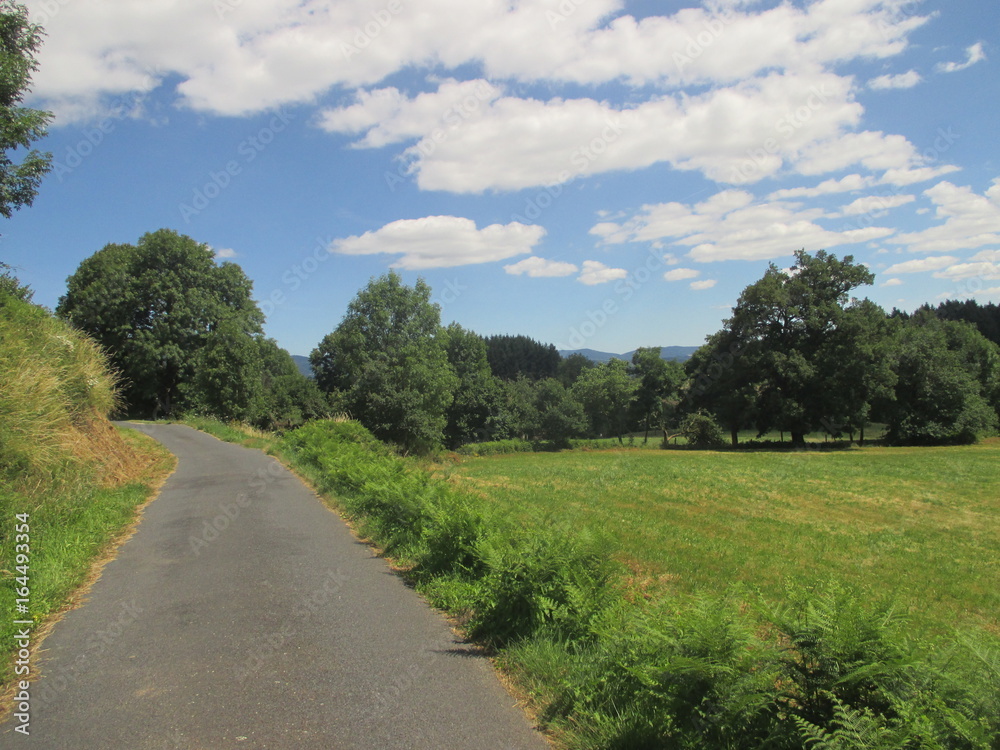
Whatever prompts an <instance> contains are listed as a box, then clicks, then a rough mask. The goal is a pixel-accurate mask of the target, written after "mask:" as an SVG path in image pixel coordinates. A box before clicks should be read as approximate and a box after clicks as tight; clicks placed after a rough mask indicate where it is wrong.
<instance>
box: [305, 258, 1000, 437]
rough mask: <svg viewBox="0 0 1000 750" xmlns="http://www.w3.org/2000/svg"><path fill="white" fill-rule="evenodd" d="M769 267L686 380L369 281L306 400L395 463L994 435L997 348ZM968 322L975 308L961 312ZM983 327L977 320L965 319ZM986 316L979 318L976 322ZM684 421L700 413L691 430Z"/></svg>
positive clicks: (969, 329) (805, 265)
mask: <svg viewBox="0 0 1000 750" xmlns="http://www.w3.org/2000/svg"><path fill="white" fill-rule="evenodd" d="M795 257H796V261H795V265H794V266H793V267H792V268H791V269H790V270H788V271H785V270H782V269H779V268H778V267H777V266H774V265H771V267H770V268H769V269H768V271H767V272H766V273H765V274H764V276H763V278H761V279H760V280H758V281H757V282H755V283H753V284H751V285H750V286H748V287H747V288H746V289H745V290H744V291H743V293H742V295H741V296H740V298H739V301H738V302H737V305H736V307H735V308H733V315H732V317H731V318H729V319H728V320H726V321H725V324H724V326H723V328H722V329H721V330H720V331H718V332H717V333H715V334H713V335H712V336H710V337H709V339H708V341H707V342H706V344H705V345H704V346H703V347H702V348H701V349H699V350H698V351H697V352H696V353H695V355H694V356H693V357H692V359H691V360H690V361H689V362H688V363H687V365H686V366H685V367H681V366H680V365H678V364H677V363H674V362H665V361H663V360H662V359H661V358H660V356H659V350H657V349H640V350H639V351H638V352H637V353H636V355H635V356H634V357H633V361H632V362H631V363H626V362H623V361H620V360H611V361H610V362H608V363H605V364H601V365H594V364H593V363H591V362H589V361H587V360H586V359H585V358H583V357H579V356H578V355H575V356H573V357H570V358H567V359H561V358H558V354H557V353H556V352H555V350H554V347H546V346H545V345H542V344H539V343H538V342H535V341H533V340H531V339H528V338H526V337H517V336H503V337H492V338H490V339H483V338H481V337H479V336H477V335H476V334H475V333H472V332H470V331H466V330H465V329H463V328H462V327H461V326H458V325H457V324H452V325H451V326H449V327H447V328H445V327H442V326H441V323H440V319H439V314H438V310H437V308H436V307H435V306H434V305H433V304H431V302H430V296H431V293H430V288H429V287H428V286H427V285H426V284H425V283H424V282H422V281H420V282H418V283H417V285H416V287H414V288H410V287H407V286H405V285H404V284H403V283H402V281H401V279H400V278H399V276H397V275H395V274H389V275H387V276H383V277H381V278H379V279H376V280H373V281H372V282H371V283H370V284H369V285H368V286H367V287H366V288H365V289H364V290H362V291H361V292H360V293H359V295H358V297H357V298H356V299H355V300H354V301H353V302H352V303H351V305H350V306H349V308H348V313H347V315H346V317H345V318H344V321H343V322H342V323H341V324H340V326H338V328H337V329H336V330H335V331H334V332H332V333H331V334H329V335H328V336H327V337H326V338H324V340H323V341H322V343H321V344H320V346H319V347H318V348H317V349H316V350H315V351H314V352H313V353H312V356H311V361H312V364H313V367H314V369H315V371H316V373H317V379H318V382H319V385H320V388H321V389H323V390H324V391H325V392H326V393H328V394H331V396H332V397H333V398H334V399H337V400H339V401H340V403H342V404H343V407H344V409H345V410H346V411H347V412H348V413H350V414H351V415H352V416H354V417H356V418H358V419H359V420H360V421H361V422H362V423H364V424H365V425H366V426H368V427H369V428H370V429H372V431H373V432H375V433H376V434H377V435H379V436H380V437H382V438H384V439H386V440H389V441H391V442H395V443H397V444H400V445H403V446H405V447H406V448H407V449H410V450H424V449H427V448H429V447H431V446H433V445H437V444H440V443H442V442H444V443H446V444H448V445H457V444H460V443H462V442H466V441H470V440H474V439H481V438H482V437H484V436H485V437H489V438H506V437H524V438H536V439H544V440H550V441H555V442H557V443H558V442H563V443H564V442H565V441H566V440H567V439H568V438H571V437H577V436H584V435H603V436H609V435H614V436H618V437H619V439H620V438H621V436H622V435H623V434H624V433H626V432H630V431H634V430H637V429H639V430H645V432H646V435H647V436H648V434H649V431H650V430H651V429H657V430H660V431H662V432H663V435H664V437H665V438H666V437H667V436H668V434H669V433H670V432H671V431H676V430H682V422H684V421H685V420H687V424H686V426H685V427H684V428H683V430H684V431H685V432H691V431H692V430H694V429H695V427H694V426H693V425H694V424H696V425H697V428H698V431H699V433H700V434H708V435H710V434H711V433H712V430H711V424H710V423H711V421H712V419H713V418H714V419H716V420H718V422H719V423H721V424H724V425H725V426H726V428H728V430H729V432H730V434H731V439H732V442H733V444H734V445H735V444H736V443H737V439H738V437H737V436H738V434H739V433H740V432H741V431H745V430H755V431H757V433H758V435H763V434H765V433H768V432H771V431H783V432H786V433H788V434H789V435H790V437H791V440H792V442H793V443H797V444H802V443H804V442H805V436H806V435H807V434H809V433H812V432H817V431H822V432H825V433H827V434H829V435H832V436H834V437H841V436H847V437H849V438H850V439H851V440H854V439H855V436H857V437H858V438H859V439H860V440H862V441H863V440H864V436H865V429H866V428H867V427H868V426H869V425H871V424H872V423H873V422H878V423H881V424H885V425H886V426H887V428H888V436H889V439H890V440H892V441H894V442H899V443H942V442H970V441H973V440H975V439H976V437H977V436H978V435H981V434H983V433H987V432H990V431H993V430H995V429H996V427H997V421H998V410H1000V349H998V347H997V345H996V344H994V343H993V342H991V341H989V340H988V339H987V338H985V337H984V336H983V335H982V334H981V333H980V332H979V330H978V329H977V328H976V326H974V325H972V324H970V323H968V322H965V321H959V320H949V319H946V318H947V317H948V315H950V316H951V317H958V316H959V314H960V313H956V312H955V306H954V305H946V306H943V307H942V308H941V310H943V311H945V313H946V314H943V315H939V314H937V312H936V311H934V310H932V309H930V308H922V309H921V310H918V311H917V312H916V313H915V314H913V315H912V316H910V315H904V314H900V313H898V312H897V311H894V312H893V314H891V315H890V314H886V312H885V311H884V310H883V309H882V308H881V307H879V306H878V305H876V304H875V303H873V302H871V301H870V300H858V299H854V298H852V297H851V292H852V291H853V290H854V289H856V288H857V287H859V286H862V285H867V284H871V283H873V281H874V275H873V274H872V273H871V271H869V270H868V269H867V268H866V267H865V266H863V265H861V264H856V263H854V260H853V258H852V257H850V256H848V257H846V258H844V259H842V260H841V259H838V258H837V257H835V256H833V255H831V254H828V253H826V252H824V251H820V252H818V253H817V254H816V255H815V256H813V255H809V254H808V253H806V252H804V251H800V252H798V253H796V256H795ZM962 307H963V309H964V311H965V312H966V313H968V314H969V315H970V316H971V315H972V314H978V312H977V311H978V310H979V308H978V307H976V306H975V303H973V304H972V305H971V306H970V305H963V306H962ZM979 317H983V316H981V315H980V316H979ZM986 317H987V318H988V317H989V316H988V315H987V316H986ZM692 415H699V416H698V419H697V420H696V421H695V423H692V422H691V416H692Z"/></svg>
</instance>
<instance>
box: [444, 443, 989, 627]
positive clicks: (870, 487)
mask: <svg viewBox="0 0 1000 750" xmlns="http://www.w3.org/2000/svg"><path fill="white" fill-rule="evenodd" d="M998 466H1000V440H997V439H993V440H990V441H986V442H985V443H982V444H980V445H976V446H968V447H954V448H951V447H946V448H881V447H878V448H875V447H872V448H862V449H858V448H855V449H851V450H844V451H831V452H821V451H816V452H770V451H758V452H726V451H720V452H707V451H683V450H680V451H673V450H668V451H654V450H648V451H646V450H643V451H638V450H627V449H625V450H593V451H566V452H562V453H554V454H553V453H520V454H511V455H499V456H488V457H477V458H465V459H463V460H462V461H461V462H460V463H458V464H457V465H454V466H451V467H449V468H448V469H446V471H447V473H448V474H449V475H450V478H451V480H452V481H453V482H455V483H457V484H458V485H459V486H461V487H463V488H465V489H466V490H468V491H470V492H472V493H474V494H475V495H476V496H478V497H481V498H483V499H486V500H488V501H489V503H490V504H491V505H494V506H496V507H497V508H498V509H502V510H504V511H506V512H509V513H511V514H514V515H515V516H517V517H520V518H522V519H524V521H525V522H526V523H543V524H546V525H556V526H560V525H565V526H566V528H572V529H576V530H579V529H581V528H589V529H590V530H592V531H593V532H594V533H598V534H604V535H607V536H610V537H612V544H613V548H614V549H617V550H618V551H617V556H618V557H619V559H620V560H621V561H622V562H624V563H625V564H626V565H627V567H628V569H629V570H631V571H632V579H633V580H632V583H634V584H637V585H639V586H641V587H643V588H644V589H647V590H649V592H650V593H655V592H656V591H657V589H660V590H669V591H672V592H679V593H699V594H701V593H713V592H722V591H725V590H727V589H729V588H731V586H732V585H733V584H737V583H739V584H745V585H748V586H750V587H756V588H759V589H760V591H761V593H762V594H763V595H764V596H765V598H774V599H775V600H777V599H780V598H781V597H782V595H783V592H784V590H785V587H786V585H789V584H792V585H796V586H799V585H806V586H809V585H812V584H822V583H825V582H829V581H830V580H836V581H840V582H843V583H845V584H848V585H851V586H856V587H860V588H862V589H868V590H870V591H871V593H872V596H873V597H882V596H885V595H889V596H892V597H893V598H895V599H896V600H897V602H898V604H899V605H900V606H901V607H904V608H905V609H906V610H908V612H909V615H910V618H911V622H912V624H913V627H914V628H916V629H918V630H923V631H926V632H927V633H935V632H936V633H940V632H943V631H945V630H947V629H948V628H949V627H950V626H951V625H960V626H974V627H982V628H985V629H986V630H988V631H991V632H992V633H994V634H1000V472H998Z"/></svg>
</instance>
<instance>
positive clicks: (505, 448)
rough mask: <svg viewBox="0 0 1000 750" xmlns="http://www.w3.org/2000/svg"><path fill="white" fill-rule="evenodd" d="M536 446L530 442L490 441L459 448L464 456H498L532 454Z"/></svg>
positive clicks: (515, 440)
mask: <svg viewBox="0 0 1000 750" xmlns="http://www.w3.org/2000/svg"><path fill="white" fill-rule="evenodd" d="M533 450H535V444H534V443H533V442H532V441H530V440H518V439H511V440H490V441H487V442H484V443H467V444H466V445H463V446H461V447H460V448H458V450H457V453H460V454H461V455H463V456H498V455H501V454H504V453H531V452H532V451H533Z"/></svg>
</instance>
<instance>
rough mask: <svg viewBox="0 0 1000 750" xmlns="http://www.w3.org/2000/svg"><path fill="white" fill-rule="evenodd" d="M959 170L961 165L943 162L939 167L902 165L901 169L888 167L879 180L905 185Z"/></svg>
mask: <svg viewBox="0 0 1000 750" xmlns="http://www.w3.org/2000/svg"><path fill="white" fill-rule="evenodd" d="M959 171H961V167H956V166H955V165H954V164H943V165H941V166H940V167H904V168H902V169H888V170H886V172H885V174H884V175H882V179H881V180H879V182H881V183H882V184H883V185H896V186H897V187H907V186H908V185H915V184H916V183H918V182H927V181H928V180H936V179H937V178H938V177H944V176H945V175H946V174H951V173H952V172H959Z"/></svg>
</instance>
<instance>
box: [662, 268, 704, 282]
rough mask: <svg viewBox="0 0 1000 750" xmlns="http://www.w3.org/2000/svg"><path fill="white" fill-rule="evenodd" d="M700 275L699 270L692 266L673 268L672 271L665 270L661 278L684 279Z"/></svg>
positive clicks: (668, 279) (669, 279)
mask: <svg viewBox="0 0 1000 750" xmlns="http://www.w3.org/2000/svg"><path fill="white" fill-rule="evenodd" d="M699 276H701V271H698V270H697V269H694V268H675V269H674V270H673V271H667V272H666V273H665V274H663V278H664V279H666V280H667V281H684V280H686V279H695V278H698V277H699Z"/></svg>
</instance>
